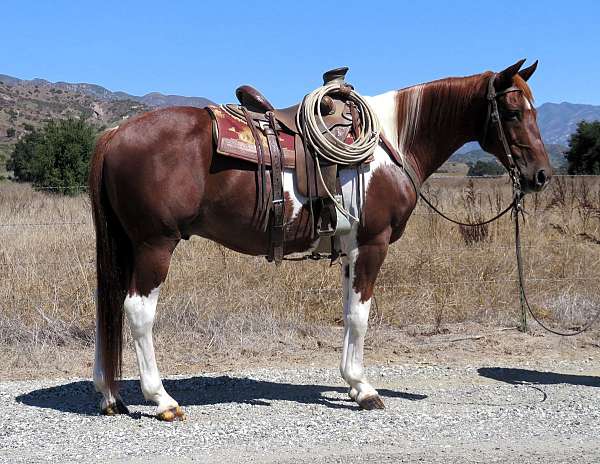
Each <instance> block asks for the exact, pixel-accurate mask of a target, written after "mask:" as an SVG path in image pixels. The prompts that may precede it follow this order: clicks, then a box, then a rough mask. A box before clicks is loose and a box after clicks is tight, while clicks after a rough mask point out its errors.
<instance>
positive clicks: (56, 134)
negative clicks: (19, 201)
mask: <svg viewBox="0 0 600 464" xmlns="http://www.w3.org/2000/svg"><path fill="white" fill-rule="evenodd" d="M95 139H96V130H95V129H94V128H93V127H92V126H90V125H88V124H86V123H85V122H84V121H83V120H80V119H65V120H59V121H50V122H49V123H48V124H47V125H46V126H45V127H43V128H41V129H35V130H33V131H31V132H29V133H27V134H26V135H25V136H24V137H23V138H22V139H21V140H19V142H17V144H16V146H15V148H14V150H13V152H12V153H11V156H10V159H9V160H8V164H7V168H8V169H9V170H12V171H13V176H14V177H15V179H17V180H18V181H22V182H32V183H33V185H34V186H35V187H53V188H54V190H53V191H55V192H60V193H64V194H75V193H77V192H78V191H79V188H78V187H79V186H81V185H85V183H86V179H87V174H88V166H89V160H90V157H91V154H92V150H93V149H94V143H95Z"/></svg>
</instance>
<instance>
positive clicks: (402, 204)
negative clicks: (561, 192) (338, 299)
mask: <svg viewBox="0 0 600 464" xmlns="http://www.w3.org/2000/svg"><path fill="white" fill-rule="evenodd" d="M524 62H525V60H520V61H518V62H517V63H515V64H513V65H511V66H509V67H507V68H506V69H504V70H502V71H500V72H491V71H486V72H483V73H480V74H476V75H472V76H468V77H451V78H444V79H440V80H436V81H432V82H429V83H425V84H420V85H416V86H413V87H408V88H405V89H401V90H394V91H389V92H387V93H383V94H381V95H377V96H373V97H366V98H367V101H368V102H369V104H370V105H371V106H372V108H373V110H374V112H375V114H376V115H377V117H378V119H379V121H380V123H381V126H382V128H383V132H384V133H385V135H386V137H387V139H388V140H389V143H390V144H391V145H392V146H393V147H394V149H396V150H397V152H398V153H399V154H400V156H401V157H402V160H403V162H404V163H405V164H406V165H409V166H410V167H411V168H412V171H413V174H412V176H411V177H416V182H417V183H418V184H421V183H423V182H424V181H425V180H426V179H427V178H428V177H429V176H430V175H431V174H432V173H434V172H435V171H436V170H437V169H438V168H439V167H440V166H441V165H442V164H443V163H444V162H445V161H446V160H447V159H448V158H449V157H450V156H451V155H452V153H454V152H455V151H456V150H457V149H458V148H460V147H461V146H462V145H463V144H465V143H467V142H475V141H477V142H479V144H480V145H481V147H482V148H483V149H484V150H486V151H487V152H490V153H492V154H494V155H495V156H496V157H497V159H498V160H499V161H500V163H501V164H503V165H504V166H505V167H506V168H507V169H513V170H514V172H515V173H516V174H515V175H516V176H517V177H518V181H519V183H520V186H521V190H522V191H523V192H533V191H535V192H537V191H541V190H542V189H543V188H544V187H545V186H546V185H547V184H548V182H549V180H550V178H551V175H552V168H551V166H550V162H549V160H548V155H547V153H546V150H545V148H544V144H543V142H542V139H541V136H540V132H539V129H538V126H537V122H536V110H535V107H534V106H533V95H532V92H531V89H530V87H529V85H528V84H527V81H528V79H529V78H530V77H531V75H532V74H533V73H534V72H535V70H536V68H537V61H536V62H535V63H533V64H532V65H531V66H529V67H527V68H523V69H521V68H522V66H523V64H524ZM489 89H492V90H494V91H495V92H494V93H493V97H492V98H490V96H489V92H488V90H489ZM492 105H495V108H496V111H495V114H497V115H499V119H498V118H490V112H491V110H490V108H491V107H492ZM494 124H498V125H499V127H500V128H501V129H502V130H499V131H495V130H494ZM503 137H504V138H505V141H504V143H503V141H502V138H503ZM507 150H509V152H507ZM359 171H360V172H358V171H357V169H355V168H346V169H341V171H340V174H339V176H340V184H341V188H342V193H343V196H344V199H352V200H348V202H349V203H350V206H349V212H351V213H352V214H354V215H357V214H358V209H359V205H358V204H357V201H358V200H357V199H356V198H357V195H356V191H357V188H359V185H360V186H361V187H360V188H362V192H363V193H362V196H361V197H362V202H363V204H362V205H361V206H360V207H361V208H362V219H361V220H360V221H359V222H357V221H353V223H352V228H351V231H350V233H349V234H347V235H344V236H342V237H341V248H342V255H341V261H342V262H341V264H342V266H341V269H342V271H341V274H342V275H341V278H342V287H343V321H344V334H343V351H342V356H341V363H340V373H341V376H342V378H343V379H344V380H345V381H346V382H347V383H348V385H349V396H350V398H351V399H352V400H353V401H355V402H356V403H357V404H358V405H359V406H360V408H362V409H367V410H371V409H382V408H384V407H385V406H384V403H383V401H382V399H381V398H380V396H379V394H378V393H377V390H376V389H375V388H374V387H373V386H372V385H371V383H370V382H369V381H368V379H367V377H366V376H365V373H364V367H363V351H364V339H365V334H366V331H367V322H368V318H369V309H370V307H371V300H372V296H373V289H374V285H375V281H376V279H377V274H378V271H379V269H380V267H381V265H382V263H383V261H384V259H385V257H386V253H387V250H388V247H389V245H390V244H391V243H394V242H395V241H397V240H398V239H399V238H400V237H401V236H402V234H403V231H404V229H405V226H406V224H407V221H408V219H409V217H410V216H411V213H412V212H413V210H414V209H415V206H416V204H417V200H418V193H417V189H416V187H415V185H413V183H414V179H413V180H412V181H411V179H409V177H408V176H407V174H406V171H405V170H404V169H402V168H401V167H400V166H399V165H398V163H395V162H393V160H392V157H391V156H390V154H389V152H388V150H386V149H385V148H384V147H383V145H382V144H379V145H378V146H377V147H376V149H375V152H374V153H373V160H372V161H371V162H370V163H369V164H366V165H363V166H362V167H361V168H360V169H359ZM255 174H256V168H255V166H253V165H251V164H249V163H248V162H246V161H243V160H238V159H233V158H229V157H224V156H222V155H219V154H217V153H216V152H215V146H214V140H213V131H212V121H211V117H210V115H209V113H208V111H207V110H206V109H201V108H192V107H172V108H164V109H158V110H154V111H151V112H147V113H144V114H141V115H139V116H137V117H135V118H132V119H130V120H128V121H126V122H125V123H124V124H122V125H120V126H119V127H117V128H113V129H109V130H108V131H106V132H105V133H103V135H102V136H101V137H100V138H99V140H98V142H97V145H96V148H95V151H94V153H93V155H92V160H91V168H90V176H89V191H90V197H91V204H92V210H93V218H94V224H95V232H96V267H97V309H96V316H97V317H96V344H95V363H94V370H93V380H94V385H95V387H96V390H97V391H98V392H100V393H101V394H102V400H101V404H100V407H101V411H102V413H103V414H107V415H113V414H126V413H128V409H127V406H126V405H125V404H124V403H123V401H122V400H121V398H120V396H119V391H118V379H119V377H120V375H121V355H122V331H123V322H124V316H123V313H124V314H125V317H127V319H128V321H129V324H130V328H131V333H132V337H133V342H134V345H135V351H136V356H137V363H138V367H139V372H140V382H141V388H142V392H143V395H144V397H145V398H146V400H148V401H151V402H153V403H155V404H156V417H157V418H158V419H160V420H165V421H172V420H178V419H183V418H184V417H185V416H184V412H183V410H182V409H181V407H180V406H179V404H178V403H177V401H176V400H175V399H174V398H172V397H171V396H170V395H169V394H168V393H167V392H166V391H165V389H164V387H163V384H162V381H161V378H160V375H159V370H158V367H157V363H156V359H155V352H154V346H153V338H152V327H153V322H154V317H155V313H156V306H157V302H158V298H159V293H160V288H161V285H162V284H163V282H164V281H165V279H166V277H167V272H168V269H169V265H170V261H171V256H172V253H173V251H174V250H175V247H176V246H177V244H178V243H179V241H180V240H182V239H188V238H189V237H190V236H192V235H198V236H201V237H204V238H207V239H210V240H213V241H215V242H218V243H219V244H221V245H223V246H225V247H228V248H230V249H232V250H235V251H237V252H239V253H244V254H247V255H254V256H265V255H266V254H267V249H268V233H267V232H265V230H264V229H260V228H257V227H256V225H255V223H254V222H253V215H254V213H255V211H256V209H257V201H258V195H257V180H256V176H255ZM359 176H360V179H359ZM295 183H296V178H295V174H294V172H293V171H292V170H289V169H286V170H285V171H284V173H283V187H284V199H285V224H286V226H285V243H284V250H285V254H291V253H298V252H309V251H310V250H311V249H312V247H313V246H314V243H313V242H314V235H313V233H312V232H313V231H312V230H311V227H310V223H311V222H310V221H311V215H310V213H311V212H310V205H309V204H308V200H307V199H306V198H303V197H301V196H300V195H299V193H298V191H297V188H296V184H295Z"/></svg>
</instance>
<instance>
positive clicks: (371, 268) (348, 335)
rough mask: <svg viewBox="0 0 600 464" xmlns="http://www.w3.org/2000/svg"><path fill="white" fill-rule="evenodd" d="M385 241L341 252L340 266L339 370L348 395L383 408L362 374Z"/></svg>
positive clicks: (370, 406)
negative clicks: (341, 334) (341, 336)
mask: <svg viewBox="0 0 600 464" xmlns="http://www.w3.org/2000/svg"><path fill="white" fill-rule="evenodd" d="M387 248H388V244H387V241H383V240H382V241H381V243H373V244H369V245H362V246H360V247H358V248H354V249H348V250H346V251H345V253H346V256H345V258H344V260H343V262H342V263H343V266H342V286H343V292H344V296H343V302H344V346H343V350H342V361H341V364H340V372H341V374H342V377H343V378H344V380H346V382H348V384H349V385H350V392H349V395H350V398H352V399H353V400H354V401H356V402H357V403H358V404H359V405H360V407H361V408H363V409H383V408H384V404H383V401H382V400H381V398H380V397H379V394H378V393H377V390H375V389H374V388H373V387H372V386H371V384H370V383H369V382H368V380H367V378H366V377H365V374H364V365H363V353H364V343H365V335H366V333H367V326H368V323H369V311H370V309H371V299H372V295H373V287H374V285H375V279H376V278H377V274H378V272H379V269H380V267H381V264H382V263H383V260H384V259H385V256H386V254H387Z"/></svg>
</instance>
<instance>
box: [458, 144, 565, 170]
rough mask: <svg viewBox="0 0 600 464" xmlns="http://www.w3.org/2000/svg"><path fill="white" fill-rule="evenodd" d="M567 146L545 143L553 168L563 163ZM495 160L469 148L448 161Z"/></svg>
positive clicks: (464, 162) (479, 149)
mask: <svg viewBox="0 0 600 464" xmlns="http://www.w3.org/2000/svg"><path fill="white" fill-rule="evenodd" d="M565 150H567V147H566V146H564V145H559V144H556V143H547V144H546V151H547V152H548V157H549V158H550V164H552V166H554V167H555V168H561V167H563V166H564V165H565V156H564V154H563V153H564V151H565ZM480 160H481V161H496V157H495V156H494V155H490V154H489V153H487V152H485V151H483V150H482V149H481V148H478V149H476V150H469V151H467V152H466V153H465V152H456V153H454V154H453V155H452V156H451V157H450V160H449V162H451V163H463V164H475V162H477V161H480Z"/></svg>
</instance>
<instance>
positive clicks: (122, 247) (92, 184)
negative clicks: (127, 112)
mask: <svg viewBox="0 0 600 464" xmlns="http://www.w3.org/2000/svg"><path fill="white" fill-rule="evenodd" d="M114 133H115V130H112V131H108V132H106V133H104V134H103V135H102V136H101V137H100V139H99V140H98V142H97V144H96V149H95V151H94V154H93V156H92V161H91V168H90V176H89V180H88V185H89V192H90V200H91V204H92V213H93V217H94V227H95V229H96V275H97V277H96V278H97V288H98V290H97V291H98V298H97V312H96V317H97V324H96V327H97V331H98V334H97V342H96V343H98V344H99V346H98V347H96V349H97V350H100V353H101V354H102V368H103V369H102V370H103V372H104V381H105V382H106V385H107V387H108V388H109V390H110V391H111V392H116V391H117V389H116V382H117V380H118V379H119V377H120V376H121V353H122V345H123V301H124V300H125V296H126V294H127V288H128V284H129V273H130V270H129V269H130V263H131V243H130V241H129V238H128V237H127V235H126V234H125V231H124V230H123V227H122V226H121V224H120V222H119V219H118V218H117V216H116V214H115V212H114V211H113V209H112V207H111V205H110V202H109V200H108V197H107V194H106V188H105V187H104V179H103V167H104V155H105V153H106V151H107V147H108V144H109V142H110V140H111V138H112V136H113V135H114Z"/></svg>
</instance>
